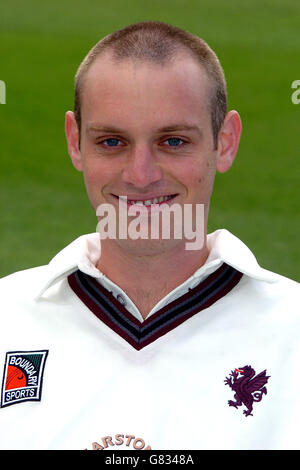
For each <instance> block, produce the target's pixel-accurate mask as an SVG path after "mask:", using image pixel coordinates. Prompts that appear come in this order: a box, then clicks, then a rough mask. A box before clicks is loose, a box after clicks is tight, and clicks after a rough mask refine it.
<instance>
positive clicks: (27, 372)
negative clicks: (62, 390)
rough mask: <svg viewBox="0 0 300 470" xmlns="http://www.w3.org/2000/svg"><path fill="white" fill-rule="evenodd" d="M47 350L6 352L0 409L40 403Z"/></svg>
mask: <svg viewBox="0 0 300 470" xmlns="http://www.w3.org/2000/svg"><path fill="white" fill-rule="evenodd" d="M47 356H48V350H42V351H13V352H7V353H6V358H5V365H4V374H3V382H2V389H1V408H3V407H5V406H9V405H14V404H15V403H21V402H24V401H40V400H41V396H42V383H43V374H44V368H45V362H46V359H47Z"/></svg>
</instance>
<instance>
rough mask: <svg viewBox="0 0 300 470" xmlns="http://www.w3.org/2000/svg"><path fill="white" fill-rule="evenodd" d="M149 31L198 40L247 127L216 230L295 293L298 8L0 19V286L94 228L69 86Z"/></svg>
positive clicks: (16, 13) (122, 9) (23, 12)
mask: <svg viewBox="0 0 300 470" xmlns="http://www.w3.org/2000/svg"><path fill="white" fill-rule="evenodd" d="M143 20H160V21H166V22H170V23H172V24H174V25H176V26H179V27H181V28H183V29H187V30H189V31H191V32H193V33H195V34H198V35H199V36H201V37H203V38H204V39H205V40H206V41H207V42H208V43H209V44H210V46H211V47H212V48H213V49H214V50H215V51H216V53H217V54H218V56H219V58H220V60H221V62H222V64H223V67H224V69H225V73H226V77H227V82H228V94H229V105H230V108H233V109H237V110H238V111H239V113H240V114H241V117H242V120H243V135H242V140H241V144H240V149H239V153H238V156H237V159H236V161H235V163H234V166H233V167H232V169H231V170H230V171H229V172H228V173H226V174H222V175H220V174H218V175H217V178H216V186H215V192H214V196H213V200H212V206H211V214H210V223H209V230H210V231H213V230H215V229H217V228H227V229H228V230H230V231H232V232H233V233H235V234H236V235H237V236H238V237H240V238H241V239H242V240H243V241H244V242H245V243H246V244H247V245H248V246H249V247H250V248H251V249H252V250H253V251H254V252H255V254H256V256H257V259H258V261H259V262H260V263H261V264H262V265H263V266H264V267H266V268H267V269H270V270H272V271H276V272H279V273H281V274H283V275H286V276H288V277H291V278H293V279H296V280H298V281H300V251H299V234H300V222H299V180H300V179H299V176H300V163H299V135H300V132H299V130H300V104H299V105H298V106H297V105H294V104H293V103H292V101H291V95H292V92H293V90H292V89H291V83H292V81H294V80H296V79H300V35H299V32H300V3H299V0H281V1H279V0H252V1H250V2H241V1H238V0H227V1H226V2H224V1H217V0H202V1H200V0H151V2H143V1H139V0H132V1H123V0H111V1H109V2H108V1H107V0H106V1H104V0H98V1H96V0H86V1H78V0H59V1H58V0H53V1H51V2H50V1H44V2H41V1H40V0H39V1H37V0H27V1H25V0H24V1H22V0H15V1H14V2H13V3H10V2H5V3H4V2H2V4H1V9H0V80H3V81H5V83H6V87H7V89H6V101H7V102H6V104H5V105H2V104H1V105H0V139H1V147H0V159H1V160H0V163H1V170H0V214H1V231H0V250H1V251H0V276H4V275H6V274H8V273H11V272H14V271H17V270H21V269H24V268H28V267H32V266H37V265H41V264H45V263H48V261H49V260H50V259H51V257H52V256H53V255H55V254H56V253H57V252H58V251H59V250H60V249H62V248H63V247H64V246H65V245H67V244H68V243H69V242H71V241H72V240H73V239H74V238H76V237H77V236H79V235H81V234H83V233H89V232H93V231H95V227H96V223H97V221H96V217H95V214H94V212H93V210H92V208H91V207H90V205H89V201H88V199H87V196H86V193H85V189H84V185H83V181H82V174H81V173H78V172H76V170H74V169H73V167H72V165H71V162H70V159H69V157H68V154H67V148H66V143H65V136H64V114H65V111H66V110H68V109H73V77H74V74H75V71H76V69H77V66H78V65H79V63H80V62H81V60H82V59H83V57H84V56H85V54H86V53H87V52H88V50H89V49H90V48H91V47H92V46H93V45H94V44H95V43H96V42H97V41H98V40H99V39H100V38H101V37H103V36H104V35H106V34H108V33H110V32H111V31H113V30H116V29H119V28H121V27H123V26H126V25H128V24H130V23H134V22H137V21H143Z"/></svg>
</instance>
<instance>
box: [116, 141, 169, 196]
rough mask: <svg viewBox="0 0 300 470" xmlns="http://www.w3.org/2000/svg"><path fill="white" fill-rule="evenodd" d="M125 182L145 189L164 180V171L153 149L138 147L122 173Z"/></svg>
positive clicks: (133, 150) (130, 156)
mask: <svg viewBox="0 0 300 470" xmlns="http://www.w3.org/2000/svg"><path fill="white" fill-rule="evenodd" d="M122 177H123V181H124V182H125V183H128V184H132V185H134V186H135V187H136V188H140V189H141V188H145V187H147V186H149V185H150V184H152V183H156V182H157V181H159V180H160V179H161V178H162V170H161V168H160V166H159V164H158V163H157V161H156V158H155V155H154V154H153V151H152V150H151V148H149V147H148V146H146V145H143V146H141V145H140V146H136V147H135V148H133V149H132V151H131V152H130V155H128V159H127V161H126V165H125V167H124V169H123V172H122Z"/></svg>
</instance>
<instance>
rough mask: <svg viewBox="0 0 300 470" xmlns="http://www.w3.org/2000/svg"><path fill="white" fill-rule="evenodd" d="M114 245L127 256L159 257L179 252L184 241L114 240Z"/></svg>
mask: <svg viewBox="0 0 300 470" xmlns="http://www.w3.org/2000/svg"><path fill="white" fill-rule="evenodd" d="M115 243H117V244H118V246H119V247H120V248H121V249H122V250H123V251H124V252H127V253H128V254H129V255H132V256H139V257H143V256H159V255H163V254H164V253H167V252H170V251H173V250H180V249H181V247H182V246H184V243H185V241H184V240H177V239H175V240H174V239H170V240H150V239H137V240H130V239H126V240H120V239H116V240H115Z"/></svg>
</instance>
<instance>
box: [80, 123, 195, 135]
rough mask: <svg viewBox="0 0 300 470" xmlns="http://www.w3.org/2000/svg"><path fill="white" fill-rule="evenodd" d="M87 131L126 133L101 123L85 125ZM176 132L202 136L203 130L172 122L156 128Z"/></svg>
mask: <svg viewBox="0 0 300 470" xmlns="http://www.w3.org/2000/svg"><path fill="white" fill-rule="evenodd" d="M87 131H88V132H107V133H115V134H123V133H126V131H125V130H124V129H120V128H117V127H113V126H102V125H101V124H99V125H98V124H92V125H90V126H87ZM175 131H176V132H178V131H193V132H197V133H198V134H200V135H201V136H202V134H203V131H202V129H201V128H200V127H198V126H195V125H187V124H174V125H170V126H166V127H161V128H159V129H157V130H156V132H157V133H158V134H162V133H170V132H175Z"/></svg>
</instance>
